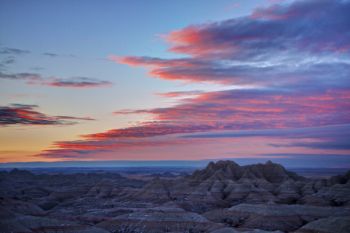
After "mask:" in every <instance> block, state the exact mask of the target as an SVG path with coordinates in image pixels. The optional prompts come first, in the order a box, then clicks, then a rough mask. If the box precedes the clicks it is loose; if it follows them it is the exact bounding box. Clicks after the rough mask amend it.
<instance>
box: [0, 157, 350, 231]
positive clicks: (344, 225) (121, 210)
mask: <svg viewBox="0 0 350 233" xmlns="http://www.w3.org/2000/svg"><path fill="white" fill-rule="evenodd" d="M145 176H147V177H146V178H147V179H139V180H137V179H131V178H128V177H124V176H121V175H119V174H117V173H84V174H83V173H81V174H80V173H75V174H52V175H49V174H33V173H31V172H29V171H24V170H18V169H15V170H12V171H10V172H1V173H0V206H1V208H0V219H1V221H0V232H1V233H2V232H4V233H6V232H71V233H76V232H78V233H83V232H91V233H93V232H96V233H104V232H105V233H107V232H113V233H117V232H119V233H132V232H133V233H147V232H152V233H158V232H159V233H161V232H174V233H175V232H185V233H186V232H194V233H195V232H198V233H199V232H208V233H209V232H213V233H235V232H246V233H248V232H255V233H259V232H260V233H263V232H265V233H266V232H276V233H277V232H279V233H280V232H294V231H295V232H298V233H314V232H322V233H343V232H344V233H348V232H350V230H349V229H350V225H349V222H350V221H349V220H350V172H348V173H346V174H344V175H340V176H334V177H331V178H329V179H307V178H304V177H301V176H299V175H297V174H295V173H293V172H290V171H288V170H286V169H285V168H284V167H283V166H281V165H279V164H275V163H272V162H270V161H269V162H267V163H264V164H254V165H248V166H240V165H238V164H236V163H235V162H233V161H218V162H216V163H214V162H211V163H209V164H208V165H207V167H206V168H204V169H201V170H197V171H195V172H193V173H192V174H191V175H185V176H169V175H168V174H167V173H165V175H164V177H162V174H157V176H154V177H155V178H154V179H152V180H151V181H146V180H149V178H150V176H149V175H145Z"/></svg>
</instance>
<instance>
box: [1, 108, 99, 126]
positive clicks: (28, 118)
mask: <svg viewBox="0 0 350 233" xmlns="http://www.w3.org/2000/svg"><path fill="white" fill-rule="evenodd" d="M37 108H38V106H37V105H27V104H12V105H10V106H0V126H5V125H18V124H20V125H71V124H75V123H76V120H94V119H92V118H90V117H72V116H49V115H46V114H44V113H41V112H39V111H37V110H36V109H37ZM72 120H74V121H72Z"/></svg>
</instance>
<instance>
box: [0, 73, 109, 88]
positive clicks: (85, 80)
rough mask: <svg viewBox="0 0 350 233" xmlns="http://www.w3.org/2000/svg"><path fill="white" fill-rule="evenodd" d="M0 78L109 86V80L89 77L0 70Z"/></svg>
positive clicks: (53, 84) (68, 85) (72, 85)
mask: <svg viewBox="0 0 350 233" xmlns="http://www.w3.org/2000/svg"><path fill="white" fill-rule="evenodd" d="M0 79H7V80H24V81H26V83H27V84H28V85H43V86H50V87H65V88H97V87H107V86H111V85H112V83H111V82H109V81H104V80H99V79H95V78H89V77H72V78H66V79H63V78H52V77H49V78H44V77H43V76H41V75H40V74H37V73H14V74H9V73H4V72H0Z"/></svg>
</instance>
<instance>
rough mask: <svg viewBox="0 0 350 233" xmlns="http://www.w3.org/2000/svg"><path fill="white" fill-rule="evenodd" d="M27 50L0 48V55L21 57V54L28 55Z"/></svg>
mask: <svg viewBox="0 0 350 233" xmlns="http://www.w3.org/2000/svg"><path fill="white" fill-rule="evenodd" d="M29 53H30V51H29V50H25V49H19V48H7V47H5V48H1V49H0V54H4V55H22V54H29Z"/></svg>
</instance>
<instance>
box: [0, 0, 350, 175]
mask: <svg viewBox="0 0 350 233" xmlns="http://www.w3.org/2000/svg"><path fill="white" fill-rule="evenodd" d="M349 12H350V1H349V0H295V1H293V0H244V1H243V0H242V1H239V0H217V1H209V0H203V1H185V0H183V1H182V0H179V1H161V0H153V1H136V0H135V1H134V0H131V1H130V0H128V1H126V0H125V1H124V0H117V1H112V0H111V1H109V0H105V1H92V0H87V1H80V0H79V1H68V0H62V1H44V0H35V1H34V0H28V1H19V0H0V163H6V162H34V161H43V162H45V161H97V160H98V161H100V160H106V161H110V160H128V161H130V160H141V161H147V160H150V161H153V160H154V161H159V160H169V163H171V161H174V160H181V161H186V160H188V161H193V160H208V159H209V160H210V159H214V160H216V159H237V160H242V159H243V160H245V161H246V160H249V161H251V162H252V163H253V162H256V161H265V160H272V161H278V162H280V163H282V164H283V165H286V166H295V167H298V166H299V167H332V168H338V167H342V168H350V14H349Z"/></svg>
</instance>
